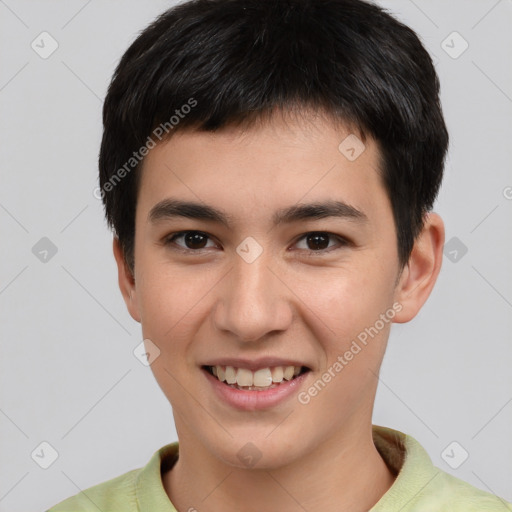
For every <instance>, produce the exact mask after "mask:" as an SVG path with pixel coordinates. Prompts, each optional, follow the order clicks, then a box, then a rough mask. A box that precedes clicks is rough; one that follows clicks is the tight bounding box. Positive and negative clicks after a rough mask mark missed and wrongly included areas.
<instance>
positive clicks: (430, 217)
mask: <svg viewBox="0 0 512 512" xmlns="http://www.w3.org/2000/svg"><path fill="white" fill-rule="evenodd" d="M444 238H445V232H444V223H443V220H442V219H441V217H440V216H439V215H438V214H437V213H428V214H427V215H426V218H425V224H424V227H423V229H422V231H421V233H420V234H419V235H418V237H417V238H416V241H415V242H414V247H413V249H412V252H411V256H410V257H409V261H408V262H407V265H406V266H405V267H404V269H403V272H402V275H401V276H400V279H399V283H398V285H397V287H396V289H395V301H396V302H398V303H399V304H401V306H402V309H401V310H400V311H399V312H398V313H397V314H396V315H395V317H394V319H393V321H394V322H397V323H405V322H409V321H410V320H412V319H413V318H414V317H415V316H416V315H417V314H418V312H419V310H420V309H421V308H422V306H423V304H425V302H426V300H427V299H428V297H429V295H430V292H431V291H432V288H434V284H435V283H436V280H437V276H438V275H439V271H440V270H441V264H442V262H443V246H444Z"/></svg>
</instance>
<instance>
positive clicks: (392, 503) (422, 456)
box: [371, 425, 512, 512]
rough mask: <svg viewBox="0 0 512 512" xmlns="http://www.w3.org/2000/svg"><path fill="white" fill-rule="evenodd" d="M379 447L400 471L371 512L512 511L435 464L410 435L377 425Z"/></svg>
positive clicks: (499, 499)
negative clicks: (394, 511)
mask: <svg viewBox="0 0 512 512" xmlns="http://www.w3.org/2000/svg"><path fill="white" fill-rule="evenodd" d="M373 436H374V442H375V446H376V447H377V449H378V451H379V453H380V454H381V456H382V458H383V459H384V460H385V461H386V463H387V464H388V466H389V467H390V468H391V469H392V470H393V471H394V472H395V473H396V474H397V477H396V480H395V482H394V483H393V485H392V486H391V487H390V488H389V489H388V491H387V492H386V494H385V495H384V496H382V498H381V499H380V500H379V502H378V503H377V504H376V505H375V506H374V507H373V508H372V509H371V512H390V511H391V510H400V511H401V512H432V511H434V510H435V512H507V511H508V512H512V504H510V503H508V502H506V501H505V500H503V499H502V498H499V497H498V496H495V495H494V494H491V493H488V492H486V491H483V490H480V489H477V488H476V487H473V486H472V485H470V484H469V483H467V482H465V481H464V480H461V479H460V478H457V477H455V476H453V475H451V474H449V473H447V472H445V471H443V470H441V469H439V468H438V467H436V466H434V465H433V463H432V460H431V459H430V457H429V456H428V454H427V452H426V451H425V449H424V448H423V447H422V446H421V444H420V443H419V442H418V441H417V440H416V439H414V437H412V436H410V435H406V434H404V433H403V432H400V431H398V430H393V429H390V428H387V427H382V426H375V425H374V426H373Z"/></svg>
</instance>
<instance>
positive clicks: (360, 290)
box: [294, 262, 392, 351]
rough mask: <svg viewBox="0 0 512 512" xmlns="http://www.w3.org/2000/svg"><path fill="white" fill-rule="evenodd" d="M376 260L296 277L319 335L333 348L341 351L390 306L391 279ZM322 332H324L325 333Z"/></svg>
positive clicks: (299, 294)
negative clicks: (358, 265)
mask: <svg viewBox="0 0 512 512" xmlns="http://www.w3.org/2000/svg"><path fill="white" fill-rule="evenodd" d="M386 272H387V274H389V269H387V270H386V269H384V268H382V267H381V266H380V265H379V264H378V263H377V262H374V263H373V264H367V265H361V267H360V268H359V269H358V268H356V267H355V266H351V267H350V268H341V267H340V268H337V269H335V268H330V269H325V271H322V272H316V273H310V274H309V275H308V274H305V273H303V274H302V276H301V277H299V276H297V279H294V282H295V283H296V284H295V285H294V286H296V287H297V295H298V296H299V297H300V298H301V299H302V301H303V304H304V306H305V307H304V314H305V315H306V312H307V310H309V311H310V312H309V314H308V316H309V317H310V318H311V321H312V322H314V323H315V324H316V325H317V326H318V331H317V335H318V336H319V338H321V339H322V338H323V339H324V343H325V344H328V345H330V346H331V350H337V351H339V350H341V349H343V348H344V345H346V344H347V343H348V344H350V341H351V340H352V339H354V338H356V337H357V336H358V334H359V333H360V332H361V331H363V330H364V329H365V328H367V327H370V326H372V325H373V324H374V323H375V322H376V321H377V320H378V319H379V317H380V314H381V313H384V312H385V311H386V310H387V309H388V308H389V307H390V302H391V299H392V279H391V277H390V276H389V275H387V274H386ZM322 333H323V335H322Z"/></svg>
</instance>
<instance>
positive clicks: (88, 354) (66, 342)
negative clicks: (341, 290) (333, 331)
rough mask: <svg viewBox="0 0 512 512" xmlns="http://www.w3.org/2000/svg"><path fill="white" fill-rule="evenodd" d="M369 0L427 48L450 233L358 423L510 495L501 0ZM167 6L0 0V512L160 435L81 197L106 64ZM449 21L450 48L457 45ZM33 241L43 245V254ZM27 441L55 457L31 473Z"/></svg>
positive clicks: (510, 183)
mask: <svg viewBox="0 0 512 512" xmlns="http://www.w3.org/2000/svg"><path fill="white" fill-rule="evenodd" d="M382 4H383V5H385V6H387V7H389V8H390V9H391V10H392V12H393V13H395V14H396V15H397V17H398V18H399V19H401V20H403V21H404V22H405V23H407V24H408V25H410V26H411V27H412V28H413V29H415V30H416V31H417V32H418V33H419V35H420V36H421V38H422V40H423V42H424V43H425V45H426V46H427V48H428V49H429V50H430V52H431V53H432V55H433V56H434V57H435V62H436V67H437V69H438V72H439V75H440V79H441V84H442V102H443V108H444V112H445V115H446V120H447V124H448V128H449V131H450V135H451V148H450V153H449V158H448V162H447V167H446V176H445V180H444V184H443V188H442V192H441V194H440V197H439V200H438V203H437V206H436V211H437V212H438V213H440V214H441V215H442V217H443V218H444V220H445V223H446V231H447V238H446V239H447V241H448V240H450V239H451V238H453V237H456V240H454V241H452V242H451V244H453V245H450V246H449V247H448V248H446V254H447V255H446V256H445V258H444V261H443V269H442V271H441V275H440V277H439V281H438V284H437V287H436V288H435V290H434V292H433V295H432V296H431V298H430V299H429V301H428V302H427V304H426V306H425V307H424V308H423V310H422V311H421V313H420V314H419V315H418V317H417V318H416V319H415V320H413V321H412V323H410V324H406V325H396V326H394V328H393V330H392V335H391V339H390V343H389V348H388V352H387V355H386V357H385V360H384V363H383V368H382V373H381V376H380V377H381V383H380V388H379V391H378V395H377V401H376V405H375V414H374V423H376V424H381V425H386V426H389V427H392V428H397V429H399V430H401V431H403V432H406V433H408V434H411V435H412V436H414V437H415V438H416V439H417V440H418V441H420V442H421V443H422V444H423V446H424V447H425V448H426V449H427V451H428V452H429V454H430V455H431V457H432V459H433V461H434V463H435V464H436V465H438V466H439V467H440V468H442V469H443V470H445V471H448V472H450V473H452V474H454V475H456V476H458V477H460V478H462V479H464V480H466V481H468V482H470V483H471V484H473V485H474V486H476V487H479V488H481V489H485V490H487V491H489V492H494V493H496V494H498V495H500V496H502V497H503V498H505V499H507V500H509V501H512V436H511V432H512V429H511V426H512V372H511V371H510V368H511V361H512V343H511V333H512V314H511V313H512V265H511V261H512V237H511V236H510V235H511V233H512V173H511V169H510V165H511V164H510V162H511V160H512V158H511V157H512V155H511V152H512V151H511V142H510V141H511V140H512V126H511V124H512V122H511V119H512V116H511V113H512V99H511V97H512V66H511V62H510V48H511V47H512V35H511V34H512V31H510V26H511V23H512V2H511V1H510V0H501V1H496V0H485V1H484V0H479V1H467V0H464V1H462V0H459V1H450V2H449V3H448V2H446V1H432V0H430V1H428V2H427V1H426V0H415V1H411V0H403V1H393V2H392V1H389V2H382ZM170 5H172V2H167V1H163V0H152V1H150V2H135V1H126V0H124V1H120V0H117V1H113V0H108V1H102V2H100V1H98V0H89V1H86V2H84V1H75V0H73V1H67V2H60V1H59V2H57V1H45V2H41V1H28V0H18V1H14V0H5V1H2V0H0V57H1V60H0V64H1V65H0V109H1V111H0V140H1V145H0V162H1V167H0V169H1V171H0V172H1V173H2V175H1V188H0V225H1V243H0V258H1V266H0V330H1V357H0V450H1V463H0V511H1V512H4V511H10V512H20V511H27V510H34V511H35V510H45V509H46V508H48V507H50V506H51V505H54V504H56V503H57V502H59V501H61V500H62V499H64V498H66V497H68V496H70V495H73V494H76V493H78V492H79V491H80V490H81V489H85V488H87V487H89V486H91V485H93V484H97V483H99V482H102V481H105V480H107V479H109V478H113V477H115V476H118V475H120V474H122V473H124V472H126V471H129V470H131V469H134V468H137V467H140V466H142V465H144V464H145V463H146V462H147V461H148V460H149V458H150V456H151V455H152V454H153V452H154V451H155V450H157V449H158V448H159V447H161V446H163V445H164V444H166V443H169V442H171V441H174V440H176V439H177V437H176V432H175V429H174V425H173V418H172V410H171V407H170V405H169V404H168V402H167V401H166V399H165V397H164V395H163V393H162V392H161V390H160V389H159V387H158V386H157V384H156V382H155V381H154V379H153V376H152V374H151V371H150V369H149V368H148V367H145V366H143V365H142V364H141V363H140V362H139V360H137V359H136V358H135V357H134V355H133V353H132V351H133V350H134V348H135V347H136V346H137V345H138V344H139V343H140V342H141V332H140V326H139V324H137V323H135V322H134V321H133V320H132V319H131V317H129V315H128V313H127V311H126V310H125V305H124V303H123V301H122V298H121V294H120V292H119V290H118V288H117V276H116V268H115V265H114V259H113V256H112V251H111V235H110V233H109V232H108V231H107V229H106V225H105V222H104V220H103V212H102V206H101V203H100V201H99V200H97V199H96V198H95V197H94V196H93V189H94V188H95V187H96V186H97V177H96V173H97V168H96V163H97V153H98V148H99V143H100V137H101V107H102V99H103V97H104V95H105V92H106V87H107V85H108V82H109V80H110V77H111V74H112V72H113V70H114V66H115V65H116V64H117V62H118V60H119V58H120V57H121V55H122V52H123V51H124V50H125V49H126V48H127V46H128V44H129V43H130V42H131V41H132V40H133V39H134V38H135V37H136V35H137V33H138V32H139V31H140V30H141V29H143V28H144V27H145V26H146V24H147V23H149V22H150V21H151V20H152V19H153V18H154V17H155V16H156V15H157V14H159V13H160V12H162V11H163V10H164V9H165V8H167V7H168V6H170ZM43 31H47V32H49V33H50V34H51V36H52V37H53V38H54V39H55V40H56V41H57V43H58V45H59V46H58V49H57V50H56V51H55V52H54V53H53V54H52V55H51V56H49V57H48V58H47V59H43V58H41V57H40V56H39V54H38V53H36V52H35V51H34V50H33V49H32V47H31V43H32V41H33V40H35V41H36V43H38V41H39V43H38V44H39V46H42V45H43V43H41V42H40V41H41V38H40V37H39V34H40V33H41V32H43ZM454 31H457V32H458V33H459V34H460V35H461V36H462V37H463V38H464V40H466V41H467V42H468V44H469V47H468V49H467V50H466V51H465V52H464V53H462V54H461V55H460V56H458V57H457V58H453V56H454V55H455V54H457V53H459V52H460V50H461V49H463V44H464V43H463V41H462V40H461V39H460V38H459V37H458V36H457V35H455V36H450V37H448V36H449V35H450V34H451V33H452V32H454ZM447 37H448V39H447ZM443 41H446V42H445V43H444V44H443V43H442V42H443ZM442 44H443V46H444V48H445V49H446V50H447V51H448V53H451V54H452V55H451V56H450V55H449V54H448V53H447V51H445V49H443V47H442ZM44 47H45V49H46V50H48V49H49V48H50V41H49V40H48V39H46V40H45V43H44ZM507 187H509V188H507ZM43 237H47V238H49V239H50V240H51V242H52V243H53V244H54V245H55V246H56V248H57V253H56V254H55V255H53V256H52V253H51V252H49V253H48V255H47V261H46V262H43V261H41V260H40V259H39V258H41V257H42V254H41V253H40V252H38V251H40V250H43V249H44V247H43V249H41V247H42V246H41V247H40V246H39V245H36V244H37V243H38V242H39V241H40V239H41V238H43ZM45 243H47V242H44V241H43V242H39V244H43V245H44V244H45ZM35 245H36V249H35V250H34V252H36V254H34V253H33V247H34V246H35ZM463 246H465V247H467V253H466V254H464V255H463V252H462V251H461V248H463ZM453 251H457V253H454V252H453ZM450 253H451V254H450ZM36 255H38V256H39V257H36ZM455 256H456V259H455V261H452V260H453V259H454V257H455ZM43 441H46V442H48V443H50V445H52V446H53V447H54V449H55V450H56V451H57V452H58V458H57V459H56V460H55V462H54V463H53V464H52V465H50V467H49V468H48V469H42V468H41V467H40V466H39V464H41V463H42V464H44V463H45V461H46V462H47V463H48V462H49V461H50V459H49V458H48V457H50V456H51V452H50V451H49V450H48V449H47V448H45V447H44V446H43V447H42V448H41V447H40V443H41V442H43ZM453 441H456V442H457V443H458V444H457V445H455V446H454V445H452V446H451V447H450V448H449V449H448V450H447V451H445V449H446V448H447V447H448V446H449V445H450V443H452V442H453ZM38 447H39V448H38ZM36 449H37V450H36ZM452 449H453V451H452ZM34 450H36V454H37V453H39V458H38V457H37V455H35V456H34V459H35V460H33V458H32V457H31V454H32V453H33V452H34ZM41 450H42V451H41ZM462 450H466V451H467V452H468V453H469V457H468V458H467V460H465V461H464V462H463V463H462V464H461V465H460V466H459V467H458V468H456V469H455V468H454V467H451V466H450V465H449V464H448V463H447V461H449V462H450V463H451V465H452V466H455V465H457V464H459V463H460V462H461V460H462V456H463V454H464V452H463V451H462ZM443 453H444V454H445V455H444V456H443ZM41 454H44V455H41ZM36 461H37V462H38V463H39V464H38V463H36Z"/></svg>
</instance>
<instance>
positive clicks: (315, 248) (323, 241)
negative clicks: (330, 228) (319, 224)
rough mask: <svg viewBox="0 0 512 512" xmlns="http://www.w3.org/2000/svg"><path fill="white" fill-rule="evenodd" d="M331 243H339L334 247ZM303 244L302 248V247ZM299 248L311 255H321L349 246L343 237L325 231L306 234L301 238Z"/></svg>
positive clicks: (298, 243) (298, 242)
mask: <svg viewBox="0 0 512 512" xmlns="http://www.w3.org/2000/svg"><path fill="white" fill-rule="evenodd" d="M331 242H338V243H337V244H336V243H334V245H333V244H332V243H331ZM301 244H302V246H300V245H301ZM296 245H297V246H299V247H298V248H299V249H300V250H301V251H302V250H303V251H306V252H309V253H319V255H321V254H323V253H329V252H331V251H332V250H335V249H339V248H342V247H344V246H347V245H349V242H348V240H345V239H344V238H343V237H341V236H338V235H334V234H332V233H326V232H324V231H314V232H311V233H306V234H305V235H303V236H302V238H300V239H299V240H298V241H297V243H296Z"/></svg>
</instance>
